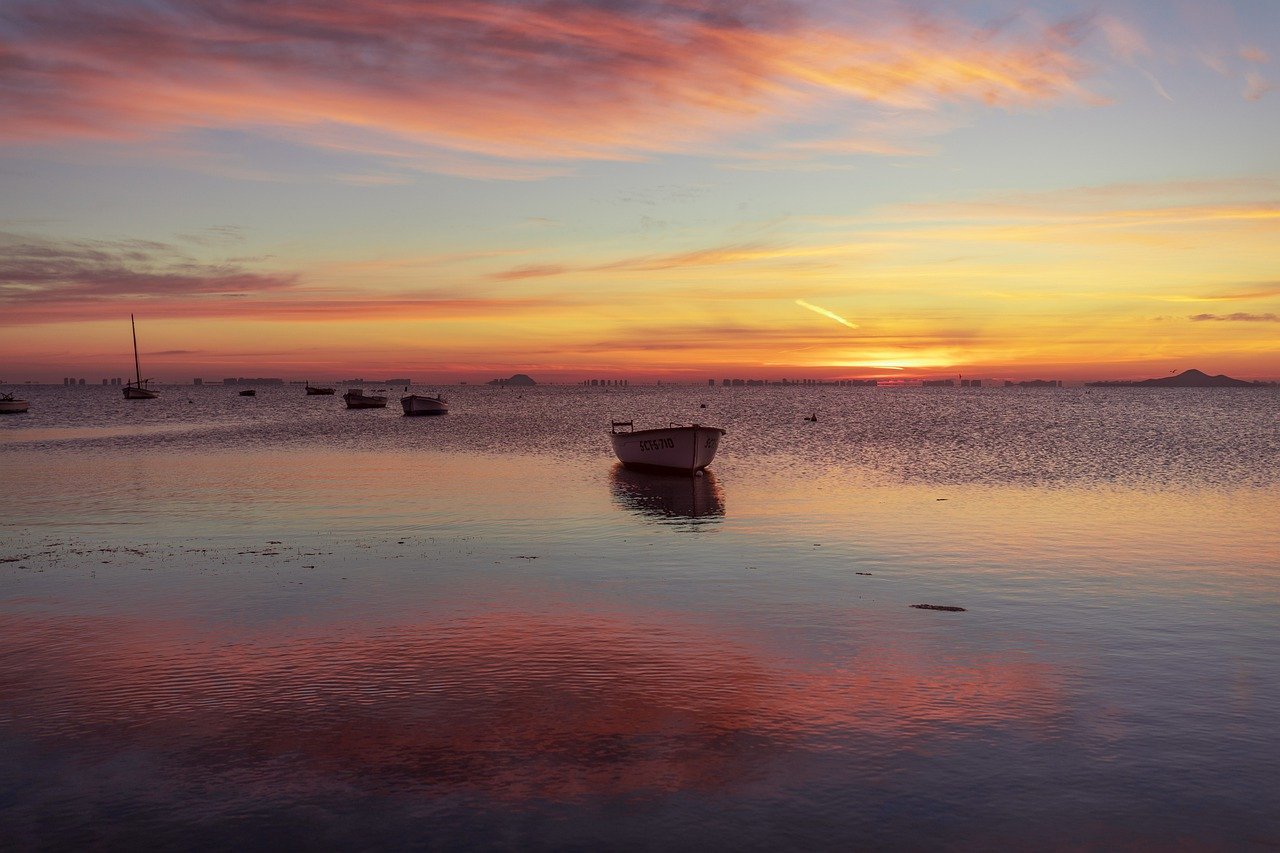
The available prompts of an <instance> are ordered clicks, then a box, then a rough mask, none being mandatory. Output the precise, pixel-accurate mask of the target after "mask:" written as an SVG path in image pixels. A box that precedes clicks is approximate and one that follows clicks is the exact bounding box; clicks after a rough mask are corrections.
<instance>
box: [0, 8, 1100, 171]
mask: <svg viewBox="0 0 1280 853" xmlns="http://www.w3.org/2000/svg"><path fill="white" fill-rule="evenodd" d="M0 31H2V32H3V33H4V35H5V39H4V41H5V44H4V48H3V55H2V59H0V107H2V108H3V112H4V115H5V117H6V120H5V122H4V123H3V125H0V140H3V141H6V142H9V143H32V142H44V141H49V140H53V141H65V140H77V139H97V140H118V141H125V142H128V141H136V140H139V139H157V138H159V137H161V136H162V135H168V136H170V137H172V136H173V135H174V134H179V135H180V134H184V133H192V132H198V131H204V130H210V129H237V130H249V131H253V132H260V133H269V134H271V135H274V136H277V137H282V138H287V139H291V140H294V141H300V142H303V143H305V144H309V145H321V146H325V147H329V148H332V149H338V150H343V151H358V152H362V153H366V154H370V155H372V156H375V157H378V158H381V159H384V160H389V161H393V162H395V163H396V164H398V165H401V166H404V167H406V168H409V169H426V170H433V171H450V172H458V173H464V174H465V173H474V174H477V175H480V176H485V175H488V174H491V173H495V172H496V173H497V174H502V171H501V170H502V169H504V168H505V169H506V170H507V173H506V174H505V175H503V176H515V177H519V176H520V175H519V174H514V173H511V171H510V170H511V168H512V165H511V164H510V161H524V162H525V163H527V164H536V163H538V162H539V161H544V162H545V161H553V160H572V159H582V158H585V159H635V158H639V157H644V156H648V155H650V154H653V153H657V152H668V151H697V150H701V149H703V148H704V147H705V146H708V145H709V143H711V142H713V141H714V140H717V139H723V138H724V137H725V136H726V135H730V134H735V133H738V132H741V131H743V130H745V129H751V128H759V127H762V126H768V125H769V124H770V123H771V122H778V121H788V122H790V121H795V120H798V119H799V120H804V119H806V118H810V117H813V116H818V115H822V114H823V113H824V112H826V111H828V110H827V108H828V107H829V105H830V104H831V103H832V102H838V101H851V102H860V103H866V104H872V105H879V106H884V107H892V108H897V109H911V110H932V109H936V108H938V107H939V106H941V105H945V104H954V103H974V104H980V105H986V106H996V107H1020V106H1025V105H1036V104H1041V103H1044V102H1048V101H1054V100H1059V99H1063V98H1075V99H1089V98H1090V95H1089V93H1088V92H1087V91H1086V90H1085V88H1084V86H1083V84H1082V80H1083V79H1084V78H1085V76H1086V75H1087V74H1088V73H1089V70H1090V69H1089V67H1088V65H1087V63H1086V62H1085V61H1084V60H1083V59H1082V58H1081V56H1080V52H1079V50H1078V48H1079V46H1080V44H1081V42H1082V40H1083V39H1084V38H1085V37H1086V36H1087V35H1088V32H1089V27H1088V26H1087V25H1086V24H1085V23H1084V22H1082V21H1072V22H1067V23H1064V24H1056V25H1043V24H1037V23H1036V22H1034V21H1033V20H1032V19H1031V18H1026V19H1018V20H1011V21H1010V22H1009V23H1008V24H1006V25H1005V26H1003V27H1001V28H997V29H992V28H988V27H984V26H980V25H977V24H973V23H969V22H966V21H964V20H961V19H959V18H954V17H949V16H943V15H941V14H940V13H926V12H923V11H921V10H920V9H918V8H913V7H912V6H910V5H908V4H906V3H894V2H883V3H877V4H874V5H872V6H867V7H863V6H861V5H853V6H849V7H846V8H843V9H842V10H840V9H837V8H836V7H832V6H829V5H826V4H822V5H815V6H813V7H810V5H809V4H807V3H805V2H801V0H795V2H788V0H746V1H745V2H742V3H737V4H732V5H721V4H700V3H689V2H682V0H637V2H632V3H626V4H618V3H601V2H591V0H563V2H515V0H458V2H449V3H438V2H417V1H416V0H366V2H361V3H350V2H347V0H316V1H315V2H310V3H305V4H298V3H289V4H275V3H260V2H257V0H185V2H178V0H154V2H148V3H145V4H144V3H134V2H119V3H109V4H101V3H89V2H83V0H14V2H10V3H7V4H5V6H4V7H3V8H2V9H0ZM1112 38H1114V36H1112ZM502 161H508V165H506V166H504V165H503V162H502ZM514 168H516V170H517V172H518V171H519V170H520V169H522V168H526V167H524V166H520V165H519V164H516V165H515V167H514ZM528 168H530V169H533V171H532V172H530V173H528V176H531V177H532V176H536V175H537V171H536V168H537V167H535V166H532V165H530V166H529V167H528ZM356 174H363V173H356ZM351 179H353V180H363V181H374V182H381V181H395V180H397V178H396V177H395V176H394V175H387V174H382V173H379V172H376V171H375V172H370V173H368V174H367V175H364V176H363V177H353V178H351Z"/></svg>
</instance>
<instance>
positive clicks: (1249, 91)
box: [0, 0, 1280, 383]
mask: <svg viewBox="0 0 1280 853" xmlns="http://www.w3.org/2000/svg"><path fill="white" fill-rule="evenodd" d="M1278 87H1280V3H1277V2H1275V0H1235V2H1209V0H1187V2H1181V0H1168V2H1150V0H1148V2H1140V1H1139V0H1112V2H1106V3H1096V2H1094V3H1084V2H1081V3H1077V2H1057V1H1056V0H1055V1H1054V2H1051V1H1050V0H1044V2H1037V3H1031V2H1002V0H985V2H978V0H973V2H963V1H960V2H932V3H927V2H905V0H904V2H893V0H874V2H860V0H844V2H829V0H796V2H787V0H759V2H757V0H747V1H746V2H738V3H734V2H715V0H706V1H705V2H700V0H634V1H633V0H628V2H616V0H595V2H588V0H559V1H558V2H533V1H532V0H528V1H527V2H515V0H458V2H451V0H364V2H351V0H309V2H303V0H299V2H291V3H270V2H261V0H4V2H3V3H2V4H0V379H2V380H4V381H6V382H18V381H26V380H37V381H53V382H59V381H61V377H64V376H84V377H86V378H87V379H88V381H89V382H90V383H96V382H98V381H99V380H100V379H101V378H102V377H104V376H126V375H131V374H132V351H131V344H130V338H129V314H130V313H133V314H136V315H137V317H138V333H139V339H140V345H141V350H142V360H143V364H144V373H145V374H147V375H149V376H156V377H159V378H161V379H163V380H167V381H183V382H187V381H190V379H191V378H192V377H197V376H200V377H206V378H212V379H220V378H222V377H224V376H236V375H248V376H283V377H286V378H307V377H309V378H315V379H321V378H338V377H347V376H355V375H361V376H370V377H389V376H410V377H413V378H414V379H416V380H420V381H426V382H432V381H434V382H450V381H458V380H469V381H474V380H483V379H489V378H493V377H495V376H506V375H510V374H511V373H513V372H516V371H519V372H524V373H529V374H531V375H533V376H535V378H538V379H540V380H543V381H576V380H578V379H583V378H591V377H602V378H603V377H625V378H630V379H631V380H632V381H633V382H640V381H646V380H652V379H663V380H687V381H698V382H702V381H705V379H706V378H708V377H716V378H720V377H726V376H740V377H774V378H777V377H792V378H795V377H811V378H840V377H871V376H877V377H885V376H898V377H904V378H909V377H925V376H944V375H945V376H954V375H956V374H964V375H972V376H990V377H1009V378H1028V377H1036V376H1044V377H1046V378H1062V379H1068V380H1070V379H1088V378H1131V377H1136V378H1142V377H1146V376H1159V375H1164V374H1168V373H1169V372H1170V371H1171V370H1182V369H1186V368H1191V367H1197V368H1200V369H1202V370H1205V371H1207V372H1210V373H1221V372H1225V373H1228V374H1231V375H1234V376H1239V377H1242V378H1248V379H1277V378H1280V91H1278V90H1277V89H1278Z"/></svg>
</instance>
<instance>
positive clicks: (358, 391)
mask: <svg viewBox="0 0 1280 853" xmlns="http://www.w3.org/2000/svg"><path fill="white" fill-rule="evenodd" d="M342 399H343V400H344V401H346V404H347V408H348V409H385V408H386V407H387V398H386V397H381V396H378V395H376V394H365V393H364V389H362V388H352V389H350V390H349V391H347V393H345V394H343V395H342Z"/></svg>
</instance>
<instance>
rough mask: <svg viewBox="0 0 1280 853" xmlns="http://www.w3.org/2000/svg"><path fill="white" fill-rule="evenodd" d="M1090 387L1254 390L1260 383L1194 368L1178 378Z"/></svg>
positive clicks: (1183, 372)
mask: <svg viewBox="0 0 1280 853" xmlns="http://www.w3.org/2000/svg"><path fill="white" fill-rule="evenodd" d="M1088 384H1089V385H1095V386H1097V385H1110V386H1116V385H1123V386H1125V387H1131V388H1253V387H1256V385H1257V384H1258V383H1256V382H1246V381H1245V380H1243V379H1232V378H1231V377H1230V376H1226V375H1225V374H1222V373H1219V374H1218V375H1217V376H1210V375H1209V374H1207V373H1205V372H1204V371H1201V370H1196V369H1195V368H1192V369H1191V370H1184V371H1182V372H1181V373H1179V374H1178V375H1177V376H1162V377H1160V378H1159V379H1143V380H1141V381H1137V382H1090V383H1088Z"/></svg>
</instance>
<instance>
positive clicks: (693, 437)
mask: <svg viewBox="0 0 1280 853" xmlns="http://www.w3.org/2000/svg"><path fill="white" fill-rule="evenodd" d="M724 434H725V431H724V430H722V429H720V428H719V427H709V426H702V425H700V424H694V425H693V426H677V427H666V428H664V429H641V430H635V431H634V432H611V433H609V440H610V441H612V442H613V452H614V453H615V454H617V457H618V461H619V462H621V463H622V464H623V465H624V466H626V467H627V468H631V469H633V470H637V471H645V470H652V471H683V472H686V473H690V474H692V473H694V472H695V471H701V470H702V469H703V468H706V467H707V466H708V465H710V464H711V460H712V459H714V458H715V455H716V449H717V448H718V447H719V446H720V436H722V435H724Z"/></svg>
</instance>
